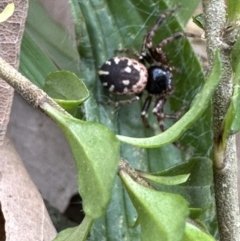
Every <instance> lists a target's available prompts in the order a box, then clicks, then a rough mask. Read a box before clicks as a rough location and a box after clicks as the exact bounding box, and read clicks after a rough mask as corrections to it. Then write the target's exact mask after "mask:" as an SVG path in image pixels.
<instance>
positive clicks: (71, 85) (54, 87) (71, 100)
mask: <svg viewBox="0 0 240 241" xmlns="http://www.w3.org/2000/svg"><path fill="white" fill-rule="evenodd" d="M43 90H44V91H46V93H47V94H48V95H49V96H50V97H52V98H54V100H55V101H56V102H57V103H58V104H59V105H60V106H62V107H63V108H65V109H72V108H74V107H76V106H78V105H80V104H82V103H83V102H84V101H85V100H86V99H87V98H88V97H89V92H88V90H87V88H86V86H85V84H84V83H83V82H82V81H81V80H80V79H79V78H78V77H77V76H76V75H75V74H74V73H72V72H69V71H58V72H54V73H51V74H49V75H48V76H47V77H46V81H45V85H44V87H43Z"/></svg>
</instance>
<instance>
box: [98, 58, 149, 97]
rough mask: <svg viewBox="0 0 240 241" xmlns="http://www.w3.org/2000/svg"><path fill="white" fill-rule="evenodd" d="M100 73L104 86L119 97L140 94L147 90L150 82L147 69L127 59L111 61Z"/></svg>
mask: <svg viewBox="0 0 240 241" xmlns="http://www.w3.org/2000/svg"><path fill="white" fill-rule="evenodd" d="M98 73H99V78H100V81H101V82H102V84H103V86H104V87H105V88H107V89H108V91H110V92H112V93H115V94H118V95H133V94H139V93H141V92H142V91H143V90H144V89H145V87H146V84H147V80H148V72H147V69H146V67H145V66H144V65H143V64H141V63H139V62H138V61H136V60H134V59H129V58H125V57H114V58H111V59H109V60H108V61H106V62H105V63H104V64H103V65H102V67H101V68H100V69H99V71H98Z"/></svg>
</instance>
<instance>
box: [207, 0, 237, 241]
mask: <svg viewBox="0 0 240 241" xmlns="http://www.w3.org/2000/svg"><path fill="white" fill-rule="evenodd" d="M203 8H204V13H205V20H206V26H205V31H206V38H207V53H208V58H209V64H210V68H211V67H212V62H213V53H214V51H215V50H216V49H219V50H220V53H221V61H222V66H223V68H222V79H221V83H220V85H219V86H218V88H217V90H216V92H215V94H214V97H213V127H214V140H213V141H214V143H213V152H214V160H213V170H214V188H215V199H216V207H217V219H218V227H219V235H220V239H221V241H239V240H240V217H239V204H238V193H237V156H236V140H235V135H230V136H229V137H228V138H227V140H226V143H222V136H223V119H224V117H225V115H226V112H227V110H228V107H229V104H230V101H231V96H232V93H233V83H232V69H231V65H230V50H231V46H228V44H227V43H226V42H223V39H222V36H223V35H224V28H225V26H226V6H225V1H224V0H203Z"/></svg>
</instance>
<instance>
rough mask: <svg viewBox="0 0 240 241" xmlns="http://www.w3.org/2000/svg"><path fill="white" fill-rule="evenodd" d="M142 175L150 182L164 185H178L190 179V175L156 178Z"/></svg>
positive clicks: (145, 174) (143, 173) (142, 173)
mask: <svg viewBox="0 0 240 241" xmlns="http://www.w3.org/2000/svg"><path fill="white" fill-rule="evenodd" d="M140 175H141V176H142V177H144V178H146V179H148V180H151V181H154V182H156V183H159V184H163V185H178V184H181V183H184V182H186V181H187V179H188V178H189V176H190V174H182V175H177V176H168V177H167V176H165V177H163V176H156V175H151V174H148V173H145V172H141V173H140Z"/></svg>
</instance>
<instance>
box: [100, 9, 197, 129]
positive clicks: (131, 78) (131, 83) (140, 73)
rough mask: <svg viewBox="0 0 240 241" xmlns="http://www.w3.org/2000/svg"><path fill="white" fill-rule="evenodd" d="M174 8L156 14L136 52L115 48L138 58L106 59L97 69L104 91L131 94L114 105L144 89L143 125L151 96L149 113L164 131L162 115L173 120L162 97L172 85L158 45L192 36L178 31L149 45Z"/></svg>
mask: <svg viewBox="0 0 240 241" xmlns="http://www.w3.org/2000/svg"><path fill="white" fill-rule="evenodd" d="M175 11H176V9H173V10H169V11H166V12H165V13H163V14H161V15H160V17H159V18H158V20H157V22H156V24H155V25H154V26H153V27H152V28H151V29H150V30H149V31H148V32H147V34H146V35H145V36H144V39H143V44H142V49H141V52H140V54H138V53H136V52H133V51H130V50H122V51H119V52H122V53H123V52H125V53H127V54H131V55H132V56H135V57H137V58H138V61H137V60H135V59H130V58H126V57H114V58H111V59H109V60H107V61H106V62H105V63H104V64H103V65H102V67H101V68H100V69H99V78H100V81H101V82H102V84H103V86H104V87H105V88H107V89H108V91H110V92H112V93H114V94H117V95H135V96H134V97H133V98H132V99H130V100H124V101H119V102H117V103H116V105H119V104H124V103H131V102H133V101H135V100H138V99H139V97H138V96H140V95H141V93H142V92H143V91H144V90H146V91H147V92H148V96H147V98H146V100H145V102H144V104H143V108H142V113H141V116H142V120H143V123H144V125H145V126H146V127H149V124H148V120H147V112H148V109H149V106H150V104H151V101H152V98H153V97H155V99H156V101H155V105H154V108H153V113H154V115H156V117H157V119H158V123H159V126H160V128H161V130H162V131H164V130H165V128H164V118H166V117H167V118H172V119H174V115H166V114H164V112H163V107H164V104H165V102H166V99H167V97H168V96H169V95H170V94H172V92H173V88H172V68H171V67H170V66H169V64H168V59H167V56H166V54H165V53H164V52H163V50H162V47H163V46H164V45H166V44H168V43H170V42H172V41H174V40H175V39H179V38H181V37H184V36H187V37H196V36H195V35H194V34H190V33H184V32H178V33H175V34H173V35H172V36H170V37H168V38H166V39H164V40H162V41H161V42H160V43H159V44H158V45H156V46H153V44H152V39H153V37H154V35H155V33H156V31H157V30H158V28H159V26H160V25H161V24H162V22H163V21H164V19H165V18H166V17H167V16H168V15H171V14H173V13H174V12H175Z"/></svg>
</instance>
